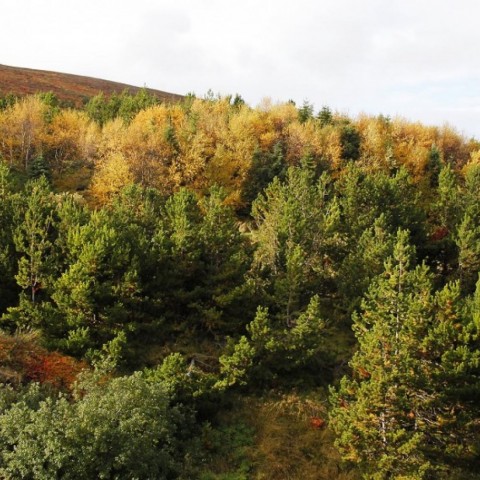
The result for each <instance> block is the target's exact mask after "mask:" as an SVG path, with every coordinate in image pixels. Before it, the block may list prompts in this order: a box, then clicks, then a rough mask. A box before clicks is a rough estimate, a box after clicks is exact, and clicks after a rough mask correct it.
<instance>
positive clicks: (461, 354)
mask: <svg viewBox="0 0 480 480" xmlns="http://www.w3.org/2000/svg"><path fill="white" fill-rule="evenodd" d="M411 258H412V251H411V249H410V247H409V246H408V243H407V235H406V233H405V232H402V231H399V233H398V239H397V243H396V246H395V249H394V254H393V258H392V259H391V260H389V261H387V262H386V264H385V272H384V273H383V274H382V275H381V276H380V277H378V279H377V280H376V281H375V282H374V283H373V284H372V286H371V287H370V289H369V292H368V294H367V296H366V298H365V300H364V301H363V302H362V312H361V314H359V315H356V316H355V317H354V331H355V335H356V337H357V340H358V343H359V348H358V351H357V352H356V353H355V355H354V356H353V358H352V360H351V362H350V366H351V368H352V375H351V376H350V377H344V378H343V379H342V380H341V383H340V386H339V387H338V389H336V390H335V389H332V391H331V400H332V403H333V408H332V412H331V422H332V426H333V428H334V430H335V431H336V433H337V440H336V445H337V447H338V448H339V450H340V452H341V454H342V456H343V458H344V459H345V460H350V461H352V462H354V463H357V464H358V465H359V467H360V469H361V471H362V472H363V474H364V476H365V478H373V479H400V478H412V479H415V478H467V477H466V476H465V475H468V470H469V469H472V460H474V459H475V455H476V454H477V452H478V451H477V449H478V439H477V437H476V436H475V433H474V432H475V428H476V427H475V422H476V419H477V418H478V410H479V408H478V398H479V394H480V377H479V364H480V353H479V350H478V347H479V344H478V325H475V320H474V318H475V315H474V313H475V312H478V305H477V303H476V301H477V299H475V300H474V301H473V303H472V306H471V307H470V309H469V310H468V309H467V311H465V310H464V308H463V307H462V302H461V297H460V289H459V285H458V284H448V285H446V286H445V287H444V289H443V290H441V291H440V292H438V293H437V294H436V295H433V294H432V279H431V275H430V274H429V272H428V269H427V268H426V267H425V266H423V265H422V266H417V267H416V268H414V269H413V268H411V267H410V264H411ZM477 315H478V313H477ZM462 472H463V473H462Z"/></svg>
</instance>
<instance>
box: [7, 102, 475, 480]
mask: <svg viewBox="0 0 480 480" xmlns="http://www.w3.org/2000/svg"><path fill="white" fill-rule="evenodd" d="M118 98H121V97H117V98H114V99H113V100H112V99H105V98H102V97H97V98H95V99H92V101H91V102H90V103H89V104H87V106H86V108H85V110H84V111H76V110H70V109H62V108H60V107H59V106H58V105H56V104H55V99H54V98H52V97H51V96H50V95H43V96H36V97H28V98H26V99H23V100H18V101H11V102H10V103H8V102H7V103H6V104H5V105H4V107H3V110H2V111H1V112H0V151H1V155H2V158H3V162H2V164H1V165H0V200H1V201H0V223H1V225H0V293H1V295H0V314H1V320H0V327H1V328H2V330H3V331H4V334H3V335H4V337H3V338H4V342H6V344H8V345H14V344H15V341H16V340H15V339H18V342H19V345H24V344H25V340H24V337H23V336H22V335H24V334H25V333H24V332H26V331H27V332H28V331H35V332H36V334H37V335H38V340H35V341H33V340H32V341H31V342H30V343H28V342H27V343H28V345H32V346H31V347H29V348H31V349H33V350H34V351H36V352H37V350H38V348H41V347H39V346H38V343H39V342H40V343H41V344H42V345H43V347H42V348H46V349H47V352H48V351H50V352H52V353H50V355H51V354H53V352H57V353H55V355H57V357H55V359H56V360H55V361H56V362H57V363H58V362H60V363H61V364H62V365H65V364H66V365H71V369H72V371H75V372H77V371H78V365H80V363H76V361H75V360H73V358H72V357H75V358H76V359H77V361H86V362H88V363H89V364H90V365H93V366H92V367H91V369H90V370H89V371H85V372H84V373H83V374H81V375H80V377H78V378H79V380H78V382H77V383H75V382H74V380H73V379H72V378H69V377H68V375H67V376H66V377H65V378H68V380H65V381H64V382H61V383H62V384H61V385H59V384H58V383H57V384H52V381H51V377H52V375H51V374H50V373H48V372H49V369H48V368H46V367H45V365H44V366H43V367H41V368H40V367H39V366H38V362H37V363H36V367H35V369H33V367H32V366H31V363H29V362H28V361H26V360H22V361H20V360H19V361H18V362H17V367H15V362H12V360H11V359H12V358H14V357H15V355H16V354H15V351H16V350H15V349H14V348H13V347H11V349H10V350H9V351H10V352H12V353H11V355H10V354H9V356H8V358H7V357H6V358H5V359H2V357H0V360H1V362H2V363H1V366H2V368H3V370H0V378H1V379H2V381H3V383H4V385H3V387H2V390H1V392H2V393H1V398H0V404H2V405H3V410H2V412H3V413H2V414H1V415H0V473H1V475H3V476H4V477H6V478H28V475H30V476H31V478H92V477H102V478H134V477H135V478H136V477H138V478H179V477H180V478H195V477H198V478H201V475H203V474H205V475H207V474H206V473H205V471H203V470H202V465H204V463H205V462H204V460H202V458H201V457H202V455H203V456H204V457H205V456H208V448H206V447H205V444H202V438H204V436H205V435H206V433H205V432H206V431H208V429H209V428H211V427H209V426H208V425H210V423H208V422H213V421H214V419H215V418H216V414H218V410H219V408H220V410H221V409H225V410H228V408H227V407H228V404H229V402H235V401H238V399H239V398H242V397H245V396H248V395H257V394H261V393H262V392H267V391H270V390H271V389H273V390H275V391H278V392H290V391H292V389H296V390H301V391H303V392H309V391H311V392H313V391H314V390H315V389H316V388H318V387H319V386H321V387H327V386H328V385H333V386H332V387H331V393H330V401H331V409H330V420H329V423H330V427H329V428H331V429H332V431H333V432H334V433H335V435H336V445H337V447H338V449H339V451H340V453H341V455H342V457H343V458H344V460H345V461H346V462H347V463H346V464H345V465H347V466H343V467H340V468H341V471H342V475H344V476H345V478H347V476H348V478H354V477H355V476H356V475H357V474H358V475H363V476H365V478H385V479H387V478H459V479H460V478H476V477H475V475H476V471H477V470H478V461H479V448H480V445H479V437H478V434H477V433H476V432H477V430H478V418H479V412H478V408H479V407H478V405H480V403H479V397H480V353H479V347H480V337H479V329H480V322H479V316H478V315H479V314H478V312H479V311H480V310H479V309H480V306H479V303H478V302H479V298H480V293H479V292H480V287H478V286H477V281H478V273H479V270H480V206H479V205H480V202H479V200H480V198H479V197H480V148H479V145H478V143H477V142H475V141H473V140H471V141H466V140H465V139H464V138H463V137H461V136H459V135H458V134H457V133H456V132H455V131H454V130H452V129H450V128H448V127H443V128H436V127H425V126H422V125H420V124H412V123H409V122H406V121H403V120H391V119H389V118H386V117H383V116H380V117H375V118H372V117H360V118H358V119H355V120H352V119H349V118H347V117H344V116H342V115H339V114H335V113H332V112H331V111H330V110H329V109H328V108H323V109H322V110H321V111H320V112H318V113H317V114H314V111H313V107H312V106H311V105H309V104H308V103H306V104H304V105H303V106H302V107H300V108H297V107H296V106H295V105H293V104H292V103H288V104H284V105H271V104H269V103H268V102H266V103H264V104H263V105H261V106H260V107H258V108H255V109H253V108H250V107H249V106H247V105H245V104H244V102H243V101H242V100H241V98H240V97H236V98H235V99H233V98H214V97H208V98H205V99H197V98H195V97H194V96H190V97H188V98H187V99H186V100H185V101H184V103H182V104H175V105H164V104H158V103H157V102H156V101H153V99H151V98H150V99H149V97H146V96H145V95H144V94H142V93H141V94H138V95H137V96H136V97H128V96H126V95H124V96H123V99H122V98H121V99H120V100H118ZM129 102H133V104H134V105H136V106H135V107H132V108H131V109H129V108H127V105H128V104H129ZM135 102H137V103H135ZM137 110H138V112H137ZM125 112H129V113H128V114H127V113H125ZM352 326H353V334H352ZM22 332H23V333H22ZM22 339H23V340H22ZM12 342H13V343H12ZM22 342H23V343H22ZM34 345H36V346H35V347H34ZM20 351H21V352H24V349H23V350H22V349H20V350H18V352H20ZM42 352H43V353H42V354H40V353H36V354H35V355H36V357H35V358H45V357H47V358H49V357H48V355H49V354H48V353H46V352H44V351H42ZM18 355H20V354H18ZM22 355H24V354H22ZM27 357H28V355H27ZM18 358H24V357H23V356H19V357H18ZM42 361H43V360H42ZM50 361H51V360H50ZM347 362H348V366H347V365H346V364H347ZM57 363H56V364H57ZM42 365H43V364H42ZM82 365H83V364H82ZM7 367H8V368H7ZM114 367H115V368H116V374H115V373H114V370H113V368H114ZM49 368H51V367H49ZM20 370H21V371H22V374H21V375H19V374H18V372H19V371H20ZM64 370H65V368H62V370H61V371H62V372H64ZM134 370H137V373H132V372H133V371H134ZM32 371H34V372H36V373H35V374H33V373H32ZM2 372H3V373H2ZM12 372H13V373H12ZM15 372H17V375H15V374H14V373H15ZM7 373H8V375H7ZM62 375H63V373H62ZM121 375H123V376H121ZM61 378H63V376H61ZM46 379H48V381H47V380H46ZM32 380H36V381H40V382H41V384H42V386H41V387H39V386H38V385H37V384H34V383H32ZM7 384H10V386H7ZM59 390H60V392H63V393H58V392H59ZM324 400H325V399H324ZM132 411H133V412H135V413H134V414H132ZM112 412H116V414H115V415H113V414H112ZM20 418H21V421H20V420H19V419H20ZM16 419H17V420H16ZM324 420H325V419H323V420H322V422H324ZM63 424H66V425H67V428H63V426H62V425H63ZM320 424H321V423H319V422H317V425H320ZM148 425H151V427H148ZM322 425H323V424H322ZM26 432H28V434H27V433H26ZM232 441H233V440H232ZM44 445H50V446H49V448H48V451H47V453H45V447H44ZM42 449H43V450H42ZM140 451H141V455H139V452H140ZM193 452H197V454H194V453H193ZM198 452H199V453H198ZM79 458H81V459H82V462H81V464H79V463H78V459H79ZM202 462H204V463H203V464H202ZM348 462H349V463H348ZM80 465H81V466H82V468H84V470H83V471H84V472H85V474H84V477H82V475H83V474H82V475H80V473H79V470H78V468H79V467H80ZM348 465H350V466H351V465H355V469H354V470H351V467H349V466H348ZM202 471H203V473H202ZM32 472H35V473H32ZM210 475H211V476H210V477H208V476H205V477H204V478H223V477H221V476H218V477H217V476H212V475H213V473H212V474H210ZM238 475H239V476H238V478H250V477H248V476H247V475H254V467H252V468H251V469H250V471H249V472H243V473H242V475H245V476H243V477H242V476H240V473H238ZM279 475H280V474H279ZM316 475H317V477H316V478H320V477H319V474H318V473H317V474H316ZM330 475H331V473H330ZM338 475H340V473H339V474H338ZM225 478H227V477H225ZM235 478H237V477H235ZM253 478H255V477H253ZM278 478H281V477H280V476H279V477H278ZM312 478H315V477H312Z"/></svg>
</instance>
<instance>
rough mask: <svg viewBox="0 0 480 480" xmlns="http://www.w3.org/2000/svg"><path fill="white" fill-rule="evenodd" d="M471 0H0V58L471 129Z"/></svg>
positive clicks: (479, 34)
mask: <svg viewBox="0 0 480 480" xmlns="http://www.w3.org/2000/svg"><path fill="white" fill-rule="evenodd" d="M479 14H480V3H478V2H477V1H476V0H457V1H455V2H454V1H453V0H436V1H431V0H415V1H414V0H403V1H401V0H390V1H388V2H386V1H385V0H364V1H362V2H359V1H358V0H322V1H321V2H313V1H311V0H296V1H295V2H291V1H285V0H276V1H274V0H244V1H242V2H229V1H225V0H175V1H172V0H136V1H135V2H127V1H122V0H84V1H82V2H78V1H77V0H75V1H73V0H44V1H42V2H39V1H35V0H5V1H4V2H2V29H1V30H0V45H2V47H3V48H2V49H1V50H0V51H1V55H0V63H4V64H7V65H18V66H25V67H32V68H43V69H50V70H59V71H67V72H71V73H79V74H86V75H93V76H97V77H101V78H108V79H112V80H118V81H123V82H126V83H133V84H137V85H144V84H147V85H148V86H150V87H154V88H159V89H163V90H167V91H174V92H177V93H186V92H188V91H195V92H197V93H198V94H203V93H205V92H206V91H207V90H208V89H209V88H212V89H213V90H214V91H219V92H221V93H236V92H238V93H241V94H242V95H243V97H244V98H245V99H246V100H247V101H248V102H250V103H252V104H256V103H257V102H259V101H260V99H261V98H262V97H264V96H270V97H272V98H273V99H279V100H288V99H290V98H293V99H294V100H295V101H297V102H299V103H301V102H302V101H303V100H304V99H309V100H310V101H311V102H313V103H315V105H316V107H317V108H320V107H321V105H322V104H328V105H330V106H331V107H332V108H334V109H339V110H342V111H347V110H348V111H349V112H350V113H352V114H355V113H357V112H360V111H365V112H370V113H373V114H377V113H380V112H382V113H384V114H387V115H388V114H389V115H392V116H393V115H396V114H400V115H402V116H406V117H408V118H412V119H418V120H422V121H425V122H428V123H437V124H442V123H444V122H445V121H449V122H450V123H453V124H455V125H457V126H458V128H459V129H460V130H464V131H465V132H466V133H467V134H468V135H477V136H480V114H479V108H480V100H479V97H480V92H479V91H478V87H476V85H477V82H478V80H479V79H480V56H479V55H478V53H477V49H478V45H479V44H480V29H478V27H477V23H478V18H479Z"/></svg>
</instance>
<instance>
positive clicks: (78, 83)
mask: <svg viewBox="0 0 480 480" xmlns="http://www.w3.org/2000/svg"><path fill="white" fill-rule="evenodd" d="M123 90H128V91H129V92H130V93H132V94H135V93H136V92H138V90H140V87H134V86H132V85H126V84H124V83H118V82H111V81H109V80H101V79H99V78H92V77H83V76H80V75H71V74H68V73H58V72H48V71H44V70H33V69H30V68H19V67H9V66H6V65H0V95H6V94H8V93H13V94H15V95H18V96H23V95H29V94H33V93H37V92H53V93H54V94H55V95H56V96H57V97H58V98H59V99H60V100H61V101H63V102H69V103H72V104H73V105H75V106H77V107H80V106H81V105H82V104H83V103H84V101H85V99H86V98H90V97H92V96H94V95H97V94H98V93H100V92H103V93H104V94H106V95H110V94H112V93H114V92H117V93H121V92H122V91H123ZM147 91H148V92H149V93H151V94H154V95H156V96H157V97H158V98H160V99H161V100H164V101H179V100H181V99H182V98H183V97H182V96H181V95H176V94H174V93H167V92H162V91H160V90H153V89H150V88H147Z"/></svg>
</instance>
